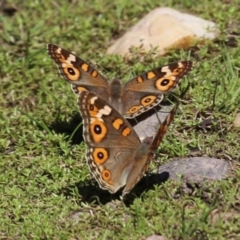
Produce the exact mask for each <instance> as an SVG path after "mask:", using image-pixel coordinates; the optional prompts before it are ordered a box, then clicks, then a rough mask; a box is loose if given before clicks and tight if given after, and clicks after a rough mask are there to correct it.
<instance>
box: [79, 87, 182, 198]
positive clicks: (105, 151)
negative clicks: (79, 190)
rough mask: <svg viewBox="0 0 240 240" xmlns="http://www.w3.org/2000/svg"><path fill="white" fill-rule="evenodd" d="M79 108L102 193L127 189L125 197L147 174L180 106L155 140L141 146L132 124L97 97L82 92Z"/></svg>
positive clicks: (92, 167)
mask: <svg viewBox="0 0 240 240" xmlns="http://www.w3.org/2000/svg"><path fill="white" fill-rule="evenodd" d="M78 105H79V110H80V113H81V115H82V119H83V137H84V140H85V142H86V144H87V150H86V160H87V164H88V166H89V169H90V172H91V173H92V175H93V176H94V177H95V179H96V180H97V182H98V184H99V186H100V187H101V188H102V189H105V190H108V191H109V192H110V193H115V192H117V191H118V190H119V189H120V188H122V187H124V189H123V192H122V196H125V195H126V194H127V193H129V192H130V191H131V189H132V188H133V187H134V186H135V185H136V183H137V182H138V181H139V180H140V178H141V177H142V176H143V174H144V173H145V171H146V170H147V168H148V166H149V163H150V162H151V160H152V159H153V156H154V152H155V151H156V150H157V148H158V146H159V144H160V142H161V141H162V139H163V136H164V134H165V133H166V131H167V129H168V126H169V125H170V123H171V122H172V120H173V118H174V115H175V113H176V111H177V108H178V104H177V105H176V106H175V107H174V108H173V109H172V110H171V112H170V113H169V115H168V116H167V118H166V119H165V120H164V121H163V123H162V124H160V125H159V128H158V130H157V134H156V136H155V137H154V138H153V137H151V138H148V137H146V138H145V139H144V140H143V141H142V142H141V140H140V138H139V136H138V135H137V133H136V132H135V130H134V129H133V127H132V126H131V124H130V123H129V122H128V121H127V120H126V119H125V118H124V117H123V116H122V115H121V114H120V113H119V112H118V111H117V110H116V109H115V108H114V107H112V106H111V105H110V104H109V103H108V102H107V101H105V100H104V99H102V98H101V97H99V96H97V95H96V94H94V93H91V92H88V91H83V92H80V93H79V97H78Z"/></svg>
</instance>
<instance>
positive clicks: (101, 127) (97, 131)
mask: <svg viewBox="0 0 240 240" xmlns="http://www.w3.org/2000/svg"><path fill="white" fill-rule="evenodd" d="M91 120H92V119H91ZM90 133H91V136H92V138H93V141H94V142H96V143H99V142H101V141H102V140H103V139H104V138H105V137H106V135H107V128H106V126H105V124H104V123H103V122H101V121H99V120H96V119H94V121H93V122H92V124H91V125H90Z"/></svg>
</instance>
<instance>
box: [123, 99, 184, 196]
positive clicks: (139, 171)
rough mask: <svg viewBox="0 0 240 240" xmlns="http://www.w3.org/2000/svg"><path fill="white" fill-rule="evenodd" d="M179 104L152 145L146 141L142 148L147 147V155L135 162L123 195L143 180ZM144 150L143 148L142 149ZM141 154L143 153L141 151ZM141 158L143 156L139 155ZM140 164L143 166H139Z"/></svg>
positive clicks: (164, 122) (160, 129) (161, 125)
mask: <svg viewBox="0 0 240 240" xmlns="http://www.w3.org/2000/svg"><path fill="white" fill-rule="evenodd" d="M178 105H179V104H178V103H177V104H176V105H175V106H174V107H173V109H172V110H171V111H170V113H169V115H168V116H167V117H166V119H165V120H164V121H163V123H161V124H160V126H159V128H158V132H157V134H156V136H155V137H154V139H153V141H152V142H151V144H150V143H149V139H147V138H146V139H145V141H143V143H142V144H141V146H146V147H147V149H148V150H147V151H144V153H145V155H143V154H142V156H143V158H141V157H139V161H135V165H134V166H133V167H132V169H131V172H130V173H129V175H128V178H127V184H126V186H125V187H124V189H123V193H122V195H123V196H124V195H126V194H127V193H129V192H130V191H131V189H132V188H133V187H134V186H135V184H136V183H137V182H138V181H139V180H140V179H141V177H142V176H143V174H144V173H145V172H146V170H147V168H148V166H149V164H150V162H151V161H152V159H153V155H154V152H155V151H156V150H157V148H158V146H159V144H160V143H161V142H162V139H163V137H164V135H165V133H166V132H167V129H168V127H169V125H170V124H171V122H172V121H173V119H174V116H175V114H176V112H177V109H178ZM141 149H143V147H141ZM139 153H141V151H139ZM139 156H141V154H139ZM139 163H140V164H141V165H139Z"/></svg>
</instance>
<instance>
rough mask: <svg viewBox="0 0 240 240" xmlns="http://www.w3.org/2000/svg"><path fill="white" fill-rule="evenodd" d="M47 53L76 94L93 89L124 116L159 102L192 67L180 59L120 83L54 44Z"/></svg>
mask: <svg viewBox="0 0 240 240" xmlns="http://www.w3.org/2000/svg"><path fill="white" fill-rule="evenodd" d="M47 52H48V54H49V56H50V57H51V58H52V59H53V60H54V62H55V63H56V64H57V66H58V69H59V72H60V75H61V76H62V77H63V78H64V79H66V80H67V81H68V82H69V83H71V84H72V89H73V91H74V92H75V93H76V94H78V93H80V92H82V91H86V90H87V91H90V92H93V93H95V94H96V95H97V96H99V97H101V98H103V99H104V100H106V101H107V102H108V103H110V104H111V105H112V106H113V107H114V108H115V109H116V110H118V111H119V112H120V114H122V115H123V116H124V117H125V118H135V117H136V116H138V115H140V114H142V113H144V112H146V111H148V110H149V109H152V108H153V107H155V106H157V105H159V103H160V102H161V101H162V100H163V97H164V94H167V93H169V92H171V91H172V90H173V89H175V88H176V87H177V86H178V84H179V82H180V80H181V79H182V78H183V77H184V76H185V75H187V74H188V73H189V71H191V70H192V67H193V63H192V62H191V61H179V62H176V63H171V64H168V65H166V66H162V67H158V68H155V69H153V70H150V71H148V72H145V73H143V74H141V75H139V76H137V77H134V78H133V79H131V80H129V81H127V82H126V83H124V84H123V83H122V81H120V80H119V79H117V78H116V79H114V80H113V81H111V82H110V81H108V80H107V79H106V78H105V77H103V76H102V75H101V74H100V73H99V72H98V71H96V70H95V69H94V68H93V67H92V66H90V65H89V64H88V63H86V62H85V61H84V60H82V59H81V58H79V57H77V56H76V55H74V54H73V53H71V52H69V51H67V50H65V49H63V48H60V47H58V46H56V45H53V44H48V45H47Z"/></svg>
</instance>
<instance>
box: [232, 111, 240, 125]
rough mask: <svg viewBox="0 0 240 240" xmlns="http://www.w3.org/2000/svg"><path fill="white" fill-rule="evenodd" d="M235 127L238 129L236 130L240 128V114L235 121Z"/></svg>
mask: <svg viewBox="0 0 240 240" xmlns="http://www.w3.org/2000/svg"><path fill="white" fill-rule="evenodd" d="M233 127H236V128H239V127H240V113H237V115H236V117H235V119H234V121H233Z"/></svg>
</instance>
